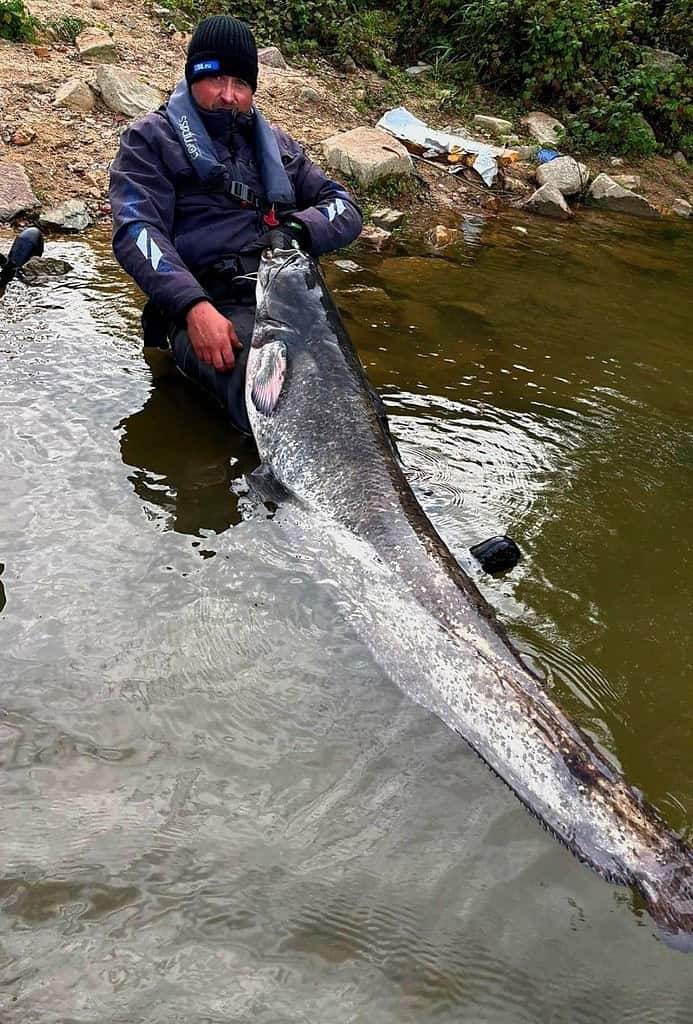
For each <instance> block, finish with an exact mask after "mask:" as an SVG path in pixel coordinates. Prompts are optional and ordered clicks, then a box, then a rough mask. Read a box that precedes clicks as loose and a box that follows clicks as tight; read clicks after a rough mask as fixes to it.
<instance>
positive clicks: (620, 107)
mask: <svg viewBox="0 0 693 1024" xmlns="http://www.w3.org/2000/svg"><path fill="white" fill-rule="evenodd" d="M565 140H566V142H567V143H568V144H569V145H570V146H571V147H575V148H576V149H578V150H584V149H589V150H593V151H594V152H596V153H604V154H606V153H622V154H624V155H625V156H633V157H644V156H652V154H653V153H655V152H656V150H657V140H656V139H655V136H654V132H653V131H652V128H651V127H650V125H649V124H648V123H647V121H646V120H645V119H644V117H643V116H642V114H640V113H638V111H637V110H636V108H635V102H634V101H633V100H632V99H628V98H627V97H625V96H623V95H620V96H616V97H614V98H609V97H606V96H602V97H599V98H598V99H597V100H595V101H594V102H593V103H592V104H591V105H590V106H586V107H584V108H583V109H582V110H581V111H580V113H579V114H576V115H575V116H574V117H571V118H569V119H568V120H567V123H566V129H565Z"/></svg>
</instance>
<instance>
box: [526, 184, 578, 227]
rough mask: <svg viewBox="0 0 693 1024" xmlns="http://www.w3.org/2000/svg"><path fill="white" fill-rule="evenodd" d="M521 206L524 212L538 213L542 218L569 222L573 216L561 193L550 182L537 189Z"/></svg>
mask: <svg viewBox="0 0 693 1024" xmlns="http://www.w3.org/2000/svg"><path fill="white" fill-rule="evenodd" d="M522 206H523V207H524V209H525V210H530V211H531V212H532V213H538V214H540V215H541V216H542V217H553V219H554V220H569V219H570V218H571V217H572V216H573V211H572V210H571V209H570V207H569V206H568V204H567V203H566V201H565V199H564V198H563V193H562V192H560V191H559V190H558V189H557V188H556V186H555V185H552V184H551V183H550V182H547V184H546V185H542V186H541V188H538V189H537V190H536V192H534V193H533V194H532V195H531V196H530V197H529V199H527V200H525V202H524V203H523V204H522Z"/></svg>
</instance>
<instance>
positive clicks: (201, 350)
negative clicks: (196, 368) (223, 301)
mask: <svg viewBox="0 0 693 1024" xmlns="http://www.w3.org/2000/svg"><path fill="white" fill-rule="evenodd" d="M186 322H187V325H188V335H189V337H190V343H191V345H192V347H193V350H194V352H195V355H196V356H197V358H198V359H201V360H202V362H203V363H209V365H210V366H214V367H216V369H217V370H232V369H233V367H234V363H235V362H236V357H235V356H234V353H233V350H234V349H239V348H243V345H242V344H241V343H240V341H239V340H238V337H237V336H236V332H235V330H234V328H233V324H232V323H231V321H230V320H227V319H226V317H225V316H222V315H221V313H219V312H218V311H217V310H216V309H215V308H214V306H213V305H212V303H211V302H198V303H196V304H195V305H194V306H193V307H192V309H189V310H188V314H187V317H186Z"/></svg>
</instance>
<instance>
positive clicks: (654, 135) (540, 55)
mask: <svg viewBox="0 0 693 1024" xmlns="http://www.w3.org/2000/svg"><path fill="white" fill-rule="evenodd" d="M167 3H170V4H171V6H172V8H174V9H175V10H176V11H177V12H178V14H179V15H180V16H182V17H183V18H186V19H187V20H188V21H189V22H195V21H197V20H198V19H199V18H200V17H203V16H204V15H208V14H219V13H228V14H233V15H235V16H237V17H241V18H243V19H244V20H246V21H248V22H249V23H250V24H251V25H252V27H253V29H254V31H255V33H256V35H257V38H258V41H259V42H260V43H261V44H263V45H266V44H270V43H274V44H276V45H278V46H280V47H281V48H282V49H283V50H284V51H285V52H287V53H288V54H289V55H290V56H296V55H298V54H303V55H306V56H309V55H311V54H317V53H320V54H321V55H325V56H330V57H331V58H333V59H334V60H336V61H337V62H338V63H339V62H344V61H345V60H349V59H351V60H353V61H355V62H356V63H357V64H358V65H360V66H362V67H364V68H371V69H373V70H375V71H377V72H378V73H379V74H380V75H382V76H383V77H385V78H386V79H387V81H388V83H389V84H390V85H391V87H392V92H393V93H396V92H397V91H398V89H397V84H398V83H397V76H398V75H400V74H401V66H402V65H403V64H406V63H409V62H411V61H412V60H413V59H420V58H424V59H426V60H428V61H429V62H430V63H432V64H433V66H434V74H433V79H434V85H435V87H436V89H437V92H438V95H439V98H440V102H441V106H442V108H443V109H445V110H453V109H455V107H456V106H457V104H458V102H459V101H460V100H461V99H462V97H463V96H464V95H465V94H466V93H467V92H468V91H469V88H470V86H471V85H473V84H474V83H481V84H482V85H486V86H489V87H490V88H492V89H494V90H496V92H500V93H501V94H504V95H506V96H508V97H511V98H512V100H513V101H514V102H517V101H519V102H520V103H521V104H522V105H523V106H524V107H525V108H528V107H535V106H538V105H543V106H548V107H550V108H551V109H552V110H554V111H555V112H556V113H557V114H558V115H559V117H560V118H561V119H562V120H563V119H565V122H566V129H567V130H566V137H567V140H568V141H570V142H571V144H572V145H575V146H580V147H582V148H586V149H590V148H591V149H597V150H600V151H608V152H610V153H619V152H620V153H625V154H629V155H633V156H647V155H650V154H651V153H653V152H655V151H656V150H662V151H664V152H667V151H671V150H674V149H681V150H683V151H684V153H686V155H687V156H689V157H692V158H693V148H692V147H693V70H692V69H691V64H690V61H691V59H693V0H374V2H371V3H366V0H238V2H234V3H231V0H167ZM647 47H660V48H661V47H663V48H671V49H672V50H673V51H674V52H675V53H676V54H678V56H679V57H680V61H679V62H678V63H674V64H673V65H672V66H669V67H665V68H663V67H659V66H657V64H656V63H654V64H653V63H652V62H651V61H648V53H647V50H646V48H647ZM412 85H413V80H411V79H410V80H409V81H408V86H409V88H411V87H412Z"/></svg>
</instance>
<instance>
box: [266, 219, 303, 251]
mask: <svg viewBox="0 0 693 1024" xmlns="http://www.w3.org/2000/svg"><path fill="white" fill-rule="evenodd" d="M259 241H260V244H261V246H262V248H263V249H279V250H280V251H288V250H289V249H302V250H303V251H304V252H310V238H309V237H308V232H307V231H306V229H305V227H304V226H303V224H301V223H299V221H296V220H289V221H286V222H285V223H284V224H280V225H279V226H278V227H276V228H272V230H271V231H266V232H265V233H264V235H260V239H259Z"/></svg>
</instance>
